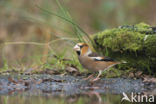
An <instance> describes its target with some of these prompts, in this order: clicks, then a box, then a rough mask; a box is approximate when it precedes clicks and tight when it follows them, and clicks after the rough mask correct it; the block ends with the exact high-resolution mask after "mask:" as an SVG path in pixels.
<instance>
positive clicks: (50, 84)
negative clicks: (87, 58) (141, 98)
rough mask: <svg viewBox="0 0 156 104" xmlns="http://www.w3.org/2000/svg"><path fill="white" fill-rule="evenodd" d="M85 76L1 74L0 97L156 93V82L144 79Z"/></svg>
mask: <svg viewBox="0 0 156 104" xmlns="http://www.w3.org/2000/svg"><path fill="white" fill-rule="evenodd" d="M83 78H84V77H81V76H78V77H74V76H70V75H65V76H61V75H48V74H37V75H36V74H33V75H16V74H15V75H0V95H16V94H22V95H29V96H30V95H36V96H40V95H41V96H46V95H52V96H55V95H56V96H57V95H64V96H70V95H75V94H85V93H87V92H90V91H93V92H97V93H100V94H107V93H111V94H121V93H123V92H125V93H130V92H136V93H137V92H139V93H140V92H150V93H151V92H152V93H155V94H156V83H153V82H143V81H142V80H141V79H135V80H134V79H127V78H101V79H100V80H98V81H96V82H90V81H89V80H84V79H83Z"/></svg>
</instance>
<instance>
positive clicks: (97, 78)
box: [92, 70, 102, 82]
mask: <svg viewBox="0 0 156 104" xmlns="http://www.w3.org/2000/svg"><path fill="white" fill-rule="evenodd" d="M101 74H102V71H101V70H99V73H98V75H97V77H96V78H95V79H93V80H92V81H93V82H94V81H97V80H99V79H100V76H101Z"/></svg>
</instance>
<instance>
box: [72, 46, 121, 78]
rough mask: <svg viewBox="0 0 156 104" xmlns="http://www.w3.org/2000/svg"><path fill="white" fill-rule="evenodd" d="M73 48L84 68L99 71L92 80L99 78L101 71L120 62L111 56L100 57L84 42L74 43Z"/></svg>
mask: <svg viewBox="0 0 156 104" xmlns="http://www.w3.org/2000/svg"><path fill="white" fill-rule="evenodd" d="M74 50H75V51H76V53H77V55H78V59H79V61H80V63H81V64H82V66H83V67H84V68H86V69H88V70H89V71H92V72H96V71H98V72H99V73H98V76H97V77H96V78H95V79H94V80H93V81H96V80H98V79H100V78H99V77H100V75H101V74H102V71H104V70H106V69H108V68H110V67H112V66H114V65H116V64H120V62H117V61H114V60H113V59H111V58H108V57H101V56H98V55H97V54H96V53H93V52H92V51H91V49H90V48H89V46H88V45H87V44H86V43H78V44H76V45H75V46H74Z"/></svg>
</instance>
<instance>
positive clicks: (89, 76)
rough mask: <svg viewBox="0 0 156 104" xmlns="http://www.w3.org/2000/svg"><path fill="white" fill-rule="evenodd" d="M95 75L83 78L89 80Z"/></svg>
mask: <svg viewBox="0 0 156 104" xmlns="http://www.w3.org/2000/svg"><path fill="white" fill-rule="evenodd" d="M92 77H93V74H92V75H89V76H88V77H87V78H83V80H89V79H91V78H92Z"/></svg>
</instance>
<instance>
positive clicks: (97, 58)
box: [90, 57, 103, 61]
mask: <svg viewBox="0 0 156 104" xmlns="http://www.w3.org/2000/svg"><path fill="white" fill-rule="evenodd" d="M90 58H92V59H94V60H99V61H100V60H102V59H103V57H90Z"/></svg>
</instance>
